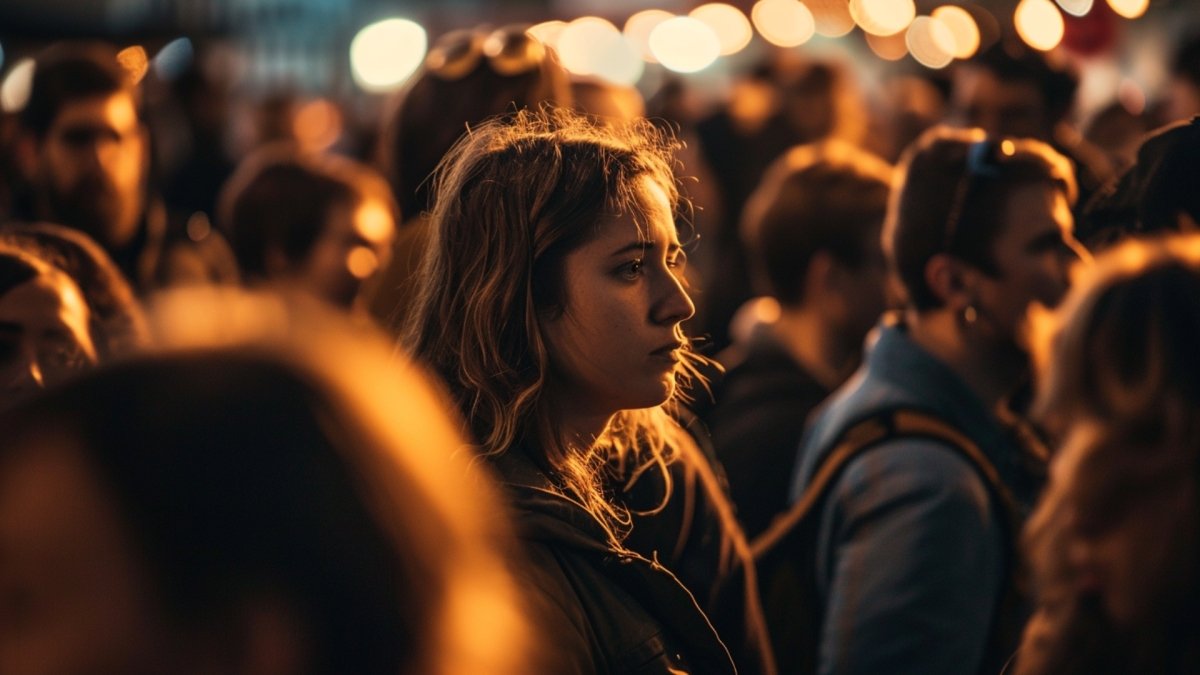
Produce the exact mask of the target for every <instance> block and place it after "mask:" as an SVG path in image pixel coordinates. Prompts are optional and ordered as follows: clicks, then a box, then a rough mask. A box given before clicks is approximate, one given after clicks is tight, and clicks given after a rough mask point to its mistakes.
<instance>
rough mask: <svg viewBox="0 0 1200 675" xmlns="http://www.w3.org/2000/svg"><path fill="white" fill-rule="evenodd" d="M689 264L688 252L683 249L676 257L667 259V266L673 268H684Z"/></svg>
mask: <svg viewBox="0 0 1200 675" xmlns="http://www.w3.org/2000/svg"><path fill="white" fill-rule="evenodd" d="M686 265H687V254H686V253H684V252H683V251H680V252H679V253H676V254H675V256H674V257H672V258H668V259H667V267H670V268H671V269H673V270H675V269H682V268H683V267H685V266H686Z"/></svg>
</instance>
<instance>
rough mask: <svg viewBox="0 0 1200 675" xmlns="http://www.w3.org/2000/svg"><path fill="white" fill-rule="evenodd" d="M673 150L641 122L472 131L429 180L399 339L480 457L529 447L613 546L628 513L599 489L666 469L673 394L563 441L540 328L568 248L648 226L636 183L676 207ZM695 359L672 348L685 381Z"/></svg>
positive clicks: (674, 429) (553, 301)
mask: <svg viewBox="0 0 1200 675" xmlns="http://www.w3.org/2000/svg"><path fill="white" fill-rule="evenodd" d="M675 145H676V143H675V141H674V140H673V139H672V138H671V137H670V136H668V135H665V134H664V133H663V132H661V131H659V130H658V129H656V128H655V127H653V126H652V125H650V124H649V123H647V122H645V121H641V122H637V123H631V124H629V125H625V126H622V127H620V128H605V127H600V126H597V125H595V124H593V123H591V122H589V121H588V120H587V119H585V118H584V117H582V116H580V115H578V114H576V113H572V112H570V111H568V110H565V109H556V108H551V107H544V108H542V109H540V110H536V111H521V112H518V113H516V114H514V115H511V116H508V117H505V118H497V119H493V120H491V121H488V122H486V123H484V124H482V125H480V126H478V127H475V128H473V129H471V130H470V132H469V133H468V134H467V135H466V136H464V137H463V138H462V139H461V140H460V141H459V142H458V144H457V145H455V147H454V149H452V150H451V151H450V153H449V154H448V155H447V156H446V158H445V159H444V160H443V162H442V164H441V166H440V167H439V170H438V172H437V174H436V178H435V183H434V194H435V195H436V198H435V201H434V205H433V210H432V212H431V214H430V217H431V219H432V223H433V227H434V231H435V233H434V235H433V242H432V244H431V247H430V249H429V251H428V253H427V255H426V258H425V259H424V261H423V265H422V269H421V271H420V273H419V274H418V275H417V277H418V279H419V281H418V284H419V286H418V288H417V289H416V293H417V300H416V302H415V308H414V311H413V312H412V314H411V315H410V316H409V318H408V321H407V323H406V327H405V331H404V336H403V339H402V341H403V343H404V344H405V345H406V346H407V347H408V348H409V349H410V350H411V352H412V354H413V355H415V356H416V358H418V359H420V360H423V361H425V362H426V363H428V364H429V365H431V366H432V367H433V368H434V369H435V370H436V371H437V372H439V373H440V374H441V375H442V377H444V378H445V380H446V381H447V383H448V384H449V387H450V390H451V392H452V394H453V396H454V398H455V399H456V401H457V402H458V405H459V406H460V408H461V409H462V412H463V415H464V416H465V417H466V419H467V420H468V424H469V426H470V428H471V431H472V433H473V434H474V436H475V438H476V439H477V440H478V441H479V443H480V445H481V446H482V451H483V453H484V454H497V453H502V452H505V451H507V450H509V449H510V448H513V447H515V446H520V447H523V448H526V449H528V450H530V451H532V452H533V454H534V456H535V458H536V459H537V460H539V461H541V462H542V463H543V465H544V468H546V469H547V470H549V471H550V472H551V474H552V475H553V476H554V477H556V478H557V480H558V482H559V487H561V488H562V489H563V492H564V495H565V496H567V497H568V498H571V499H573V500H575V501H578V502H579V503H580V504H581V505H582V506H583V507H584V508H586V509H587V510H588V511H589V512H591V513H592V514H593V515H594V516H595V517H596V518H597V520H599V521H600V523H601V524H602V525H603V526H604V527H605V529H606V531H607V532H608V534H609V537H610V540H611V543H613V544H614V545H619V543H620V541H621V540H622V539H623V537H624V534H625V533H626V532H627V530H628V527H629V525H630V515H629V512H628V510H627V509H625V508H624V507H622V506H620V505H619V504H616V503H614V500H612V499H609V497H608V495H606V493H605V489H604V487H603V486H604V485H605V484H611V481H612V479H613V478H614V477H615V478H618V479H619V480H621V481H625V482H626V484H627V485H628V484H631V483H632V482H633V481H635V480H637V478H638V477H639V476H641V475H642V474H643V473H645V472H646V470H647V469H649V468H651V467H654V466H658V467H660V468H664V469H665V464H666V463H667V462H669V461H670V460H671V459H672V456H673V454H674V453H675V452H677V451H678V448H679V447H680V445H681V444H684V443H690V442H691V440H690V438H688V437H687V435H686V433H685V432H684V431H683V430H682V429H681V428H680V426H679V425H678V424H677V423H676V421H675V419H674V418H673V416H672V415H671V411H672V406H674V405H675V404H676V401H675V400H674V399H675V397H673V398H672V400H670V401H668V402H667V403H665V404H663V405H661V406H657V407H654V408H648V409H644V410H625V411H622V412H620V413H618V414H617V415H616V416H615V417H614V418H613V420H612V422H611V423H610V425H609V427H608V429H607V431H606V432H605V434H604V436H603V437H602V438H600V439H597V442H596V443H595V444H592V445H590V446H589V447H579V445H580V444H579V443H577V442H575V441H573V440H572V439H570V438H567V437H566V436H565V433H564V430H563V428H562V425H561V424H560V423H559V416H558V412H557V410H556V407H555V404H554V399H555V396H554V394H555V393H556V392H554V391H551V387H552V385H551V382H552V381H553V378H552V377H551V358H550V354H549V352H548V348H547V345H546V341H545V339H544V336H543V333H542V325H543V323H544V322H546V321H549V320H553V319H554V318H556V317H557V316H559V315H561V314H562V312H563V311H564V310H565V309H566V307H565V305H564V303H565V298H564V297H563V294H562V291H563V288H564V283H563V273H564V272H563V262H564V259H565V257H566V256H567V254H568V253H570V252H571V251H573V250H575V249H577V248H579V247H580V246H582V245H583V244H585V243H587V242H588V241H589V240H590V239H591V238H592V237H594V236H595V235H596V234H597V233H598V231H599V227H600V225H601V223H603V222H605V220H606V219H608V218H612V217H615V216H618V215H622V214H629V215H631V216H632V217H633V219H634V221H635V222H636V223H638V227H639V228H641V227H643V226H644V224H645V223H647V222H648V220H647V215H648V208H649V205H648V204H646V203H644V201H643V199H642V197H641V194H642V192H641V191H642V189H643V188H642V187H641V185H640V183H641V181H642V180H643V179H645V178H649V179H651V180H653V181H654V182H656V183H657V184H658V185H659V186H660V187H661V188H662V189H663V190H664V191H665V192H666V194H667V195H668V197H669V199H670V202H671V204H672V207H673V208H674V210H675V211H676V212H677V213H678V212H679V210H680V206H681V202H682V200H681V199H680V197H679V191H678V189H677V184H676V178H675V172H674V165H675V160H674V158H673V154H672V153H673V150H674V148H675ZM677 220H679V219H677ZM683 220H685V221H686V219H683ZM681 337H682V336H681ZM701 359H702V357H700V356H698V355H696V354H694V353H691V352H688V353H685V358H684V360H683V363H682V365H681V367H680V369H679V370H680V372H679V374H678V376H679V377H680V378H683V379H684V380H685V381H686V380H687V379H688V378H693V377H698V371H697V367H696V366H697V364H698V363H699V362H700V360H701ZM682 389H683V387H677V391H678V390H682ZM677 396H678V394H677V395H676V397H677ZM655 473H657V474H658V475H661V476H664V477H665V476H668V475H669V473H668V472H667V471H665V470H663V471H659V472H655ZM664 480H669V479H667V478H664ZM664 494H666V495H668V496H669V494H670V486H669V485H667V486H666V490H665V491H664Z"/></svg>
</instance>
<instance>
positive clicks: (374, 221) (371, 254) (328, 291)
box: [299, 199, 396, 307]
mask: <svg viewBox="0 0 1200 675" xmlns="http://www.w3.org/2000/svg"><path fill="white" fill-rule="evenodd" d="M395 237H396V223H395V221H394V220H393V218H392V214H391V211H390V210H389V209H388V208H387V206H386V205H385V204H383V203H382V202H380V201H379V200H377V199H365V200H360V201H359V202H357V203H356V204H355V205H354V207H353V208H338V207H335V208H334V209H333V212H332V214H331V216H330V218H329V221H328V222H327V223H326V227H325V231H324V232H322V233H321V236H320V238H318V239H317V241H316V243H315V244H314V245H313V248H312V251H311V252H310V253H309V255H308V258H306V259H305V260H304V262H303V263H302V265H301V268H300V270H299V277H300V278H299V283H300V285H301V286H302V287H303V288H305V289H306V290H307V291H309V292H311V293H312V294H314V295H316V296H318V297H320V298H323V299H325V300H327V301H329V302H331V303H333V304H335V305H338V306H341V307H350V306H352V305H353V304H354V302H355V301H356V300H357V299H358V297H359V295H360V293H361V291H362V287H363V284H364V283H365V282H366V281H368V280H369V279H370V278H372V277H373V276H375V273H376V272H378V271H379V269H380V268H382V267H383V266H384V265H386V264H387V261H388V259H389V258H390V257H391V250H392V241H393V240H394V239H395Z"/></svg>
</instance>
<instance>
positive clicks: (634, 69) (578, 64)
mask: <svg viewBox="0 0 1200 675" xmlns="http://www.w3.org/2000/svg"><path fill="white" fill-rule="evenodd" d="M558 54H559V57H560V58H561V59H562V64H563V67H564V68H566V69H567V70H569V71H571V72H572V73H574V74H576V75H590V76H594V77H598V78H600V79H602V80H606V81H608V82H613V83H615V84H625V85H631V84H634V83H635V82H637V81H638V78H640V77H641V76H642V70H643V68H644V67H645V66H644V65H643V64H642V59H641V57H640V56H639V55H638V54H637V52H636V50H635V49H634V47H633V46H632V45H630V44H629V42H628V41H627V40H626V39H625V36H624V35H622V34H621V31H619V30H617V27H616V26H614V25H612V23H611V22H609V21H607V20H605V19H601V18H599V17H595V16H585V17H583V18H580V19H576V20H574V21H572V22H571V23H569V24H567V26H566V28H563V29H562V32H561V33H559V35H558Z"/></svg>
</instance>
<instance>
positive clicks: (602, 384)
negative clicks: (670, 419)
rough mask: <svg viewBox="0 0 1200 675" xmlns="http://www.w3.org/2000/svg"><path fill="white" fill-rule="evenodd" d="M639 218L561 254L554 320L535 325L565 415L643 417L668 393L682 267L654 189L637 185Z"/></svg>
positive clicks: (680, 314) (684, 312) (604, 229)
mask: <svg viewBox="0 0 1200 675" xmlns="http://www.w3.org/2000/svg"><path fill="white" fill-rule="evenodd" d="M641 181H642V182H641V202H642V204H643V210H644V211H645V214H644V216H643V218H642V220H643V221H644V225H643V227H642V228H641V229H640V230H639V228H638V226H637V224H636V223H635V221H634V218H633V217H632V215H629V214H625V215H623V216H620V217H616V218H608V219H607V220H605V221H603V222H602V223H601V225H600V229H599V232H598V234H597V235H596V236H595V237H594V238H592V239H591V240H590V241H588V242H587V243H586V244H584V245H583V246H581V247H579V248H578V249H576V250H574V251H572V252H571V253H569V254H567V256H566V259H565V262H564V265H563V275H564V278H563V287H564V292H563V297H564V298H565V300H564V302H565V308H564V311H563V312H562V313H561V315H559V316H557V317H556V318H554V319H552V320H549V321H547V322H544V323H543V326H542V328H543V333H544V335H545V338H546V342H547V346H548V349H549V351H550V359H551V362H552V364H553V367H554V369H555V375H556V376H557V380H558V381H559V384H560V385H561V386H562V390H561V393H560V394H559V400H560V401H562V402H563V403H564V406H565V408H566V409H567V410H568V411H569V412H571V413H574V414H583V415H592V416H606V415H612V414H614V413H616V412H618V411H620V410H627V409H635V408H649V407H653V406H656V405H659V404H661V403H663V402H665V401H666V400H667V399H668V398H669V397H670V396H671V395H672V394H673V393H674V391H675V376H676V372H677V371H678V369H679V367H680V362H681V361H680V359H681V355H680V349H681V348H682V347H683V346H684V338H683V333H682V330H681V328H680V323H681V322H683V321H685V320H687V319H688V318H689V317H691V316H692V314H693V313H694V312H695V306H694V305H693V304H692V301H691V299H690V298H689V297H688V294H687V292H686V291H685V290H684V287H683V283H684V282H683V268H684V263H685V260H686V256H685V255H684V252H683V250H682V249H681V247H680V244H679V236H678V233H677V232H676V229H675V222H674V218H673V216H672V213H671V207H670V204H669V202H668V199H667V195H666V193H665V192H664V191H663V189H662V188H661V187H660V186H659V185H658V184H657V183H655V182H654V181H653V180H652V179H650V178H642V179H641Z"/></svg>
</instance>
